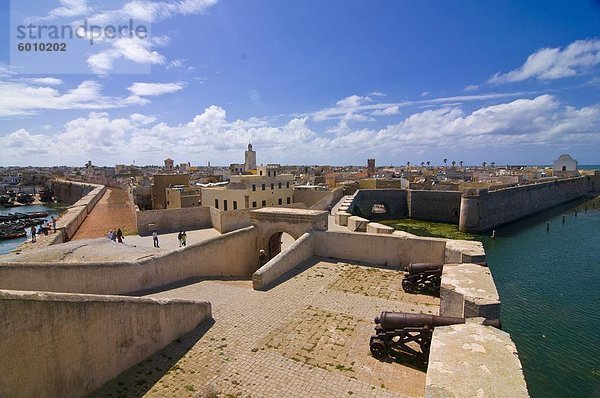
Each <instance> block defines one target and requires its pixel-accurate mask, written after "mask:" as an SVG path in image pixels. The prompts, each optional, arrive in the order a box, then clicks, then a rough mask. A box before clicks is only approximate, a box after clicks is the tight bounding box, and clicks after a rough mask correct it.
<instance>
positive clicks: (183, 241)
mask: <svg viewBox="0 0 600 398" xmlns="http://www.w3.org/2000/svg"><path fill="white" fill-rule="evenodd" d="M177 239H178V240H179V247H181V246H187V235H186V233H185V231H180V232H179V233H178V234H177ZM152 242H153V243H154V247H160V246H159V245H158V232H157V231H153V232H152Z"/></svg>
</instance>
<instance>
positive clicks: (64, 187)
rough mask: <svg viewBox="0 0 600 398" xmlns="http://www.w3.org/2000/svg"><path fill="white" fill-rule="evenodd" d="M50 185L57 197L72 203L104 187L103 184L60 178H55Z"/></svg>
mask: <svg viewBox="0 0 600 398" xmlns="http://www.w3.org/2000/svg"><path fill="white" fill-rule="evenodd" d="M50 186H51V188H52V191H53V192H54V197H55V198H56V199H58V200H60V201H61V202H64V203H67V204H70V205H72V204H74V203H75V202H77V201H78V200H79V199H81V198H83V197H84V196H86V195H87V194H88V193H90V192H91V191H93V190H94V189H96V188H98V187H102V185H97V184H91V183H87V182H79V181H67V180H60V179H58V180H53V181H52V182H51V183H50ZM92 207H93V206H92Z"/></svg>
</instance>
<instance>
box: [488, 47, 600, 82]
mask: <svg viewBox="0 0 600 398" xmlns="http://www.w3.org/2000/svg"><path fill="white" fill-rule="evenodd" d="M599 64H600V39H589V40H577V41H575V42H573V43H571V44H569V45H568V46H567V47H565V48H564V49H561V48H542V49H540V50H537V51H536V52H534V53H533V54H531V55H530V56H529V57H527V61H525V63H524V64H523V65H522V66H521V67H520V68H518V69H515V70H512V71H510V72H508V73H500V72H498V73H496V74H495V75H494V76H492V77H491V78H490V80H489V83H493V84H499V83H509V82H518V81H522V80H527V79H531V78H536V79H538V80H554V79H560V78H564V77H570V76H577V75H581V74H583V73H585V72H587V71H589V70H591V69H592V68H593V67H595V66H597V65H599Z"/></svg>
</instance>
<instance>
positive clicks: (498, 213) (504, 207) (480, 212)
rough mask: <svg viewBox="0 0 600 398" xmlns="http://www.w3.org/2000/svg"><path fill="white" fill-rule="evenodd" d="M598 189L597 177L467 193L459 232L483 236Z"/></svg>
mask: <svg viewBox="0 0 600 398" xmlns="http://www.w3.org/2000/svg"><path fill="white" fill-rule="evenodd" d="M599 189H600V174H598V175H592V176H584V177H576V178H570V179H565V180H558V181H550V182H543V183H539V184H531V185H523V186H519V187H512V188H505V189H499V190H496V191H487V190H472V191H466V192H465V193H464V195H463V197H462V200H461V210H460V222H459V228H460V230H461V231H467V232H484V231H488V230H490V229H492V228H495V227H498V226H500V225H504V224H507V223H510V222H513V221H516V220H519V219H521V218H524V217H527V216H530V215H533V214H535V213H539V212H541V211H544V210H546V209H549V208H551V207H554V206H557V205H560V204H562V203H566V202H569V201H572V200H575V199H577V198H581V197H583V196H586V195H588V194H590V193H592V192H597V191H598V190H599Z"/></svg>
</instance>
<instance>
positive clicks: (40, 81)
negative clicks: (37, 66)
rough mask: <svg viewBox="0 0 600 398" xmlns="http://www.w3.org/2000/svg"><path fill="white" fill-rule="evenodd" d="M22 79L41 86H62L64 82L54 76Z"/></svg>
mask: <svg viewBox="0 0 600 398" xmlns="http://www.w3.org/2000/svg"><path fill="white" fill-rule="evenodd" d="M20 80H21V81H24V82H27V83H31V84H36V85H39V86H60V85H61V84H63V83H64V82H63V81H62V80H60V79H57V78H54V77H34V78H23V79H20Z"/></svg>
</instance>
